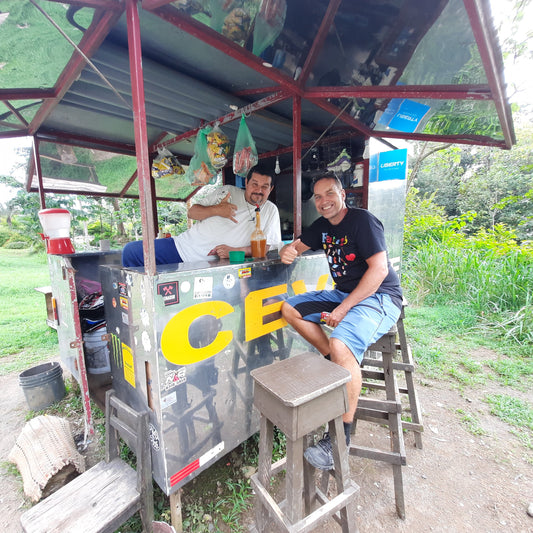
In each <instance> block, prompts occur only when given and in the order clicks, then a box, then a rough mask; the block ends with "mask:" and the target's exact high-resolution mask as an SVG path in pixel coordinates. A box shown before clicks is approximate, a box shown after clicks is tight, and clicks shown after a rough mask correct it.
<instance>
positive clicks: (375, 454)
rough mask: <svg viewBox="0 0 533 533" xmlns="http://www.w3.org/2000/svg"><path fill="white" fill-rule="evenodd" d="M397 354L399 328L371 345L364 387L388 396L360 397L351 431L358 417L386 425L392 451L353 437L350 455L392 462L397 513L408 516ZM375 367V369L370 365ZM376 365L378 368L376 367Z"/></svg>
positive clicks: (365, 370)
mask: <svg viewBox="0 0 533 533" xmlns="http://www.w3.org/2000/svg"><path fill="white" fill-rule="evenodd" d="M369 351H372V352H380V353H381V356H382V357H381V359H379V360H377V359H371V358H369V357H368V352H369ZM395 353H396V328H395V327H394V328H392V329H391V330H390V331H389V332H388V333H386V334H385V335H383V336H382V337H381V338H380V339H378V340H377V341H376V342H375V343H374V344H372V345H371V346H369V348H368V351H367V352H366V353H365V357H364V358H363V365H362V369H361V373H362V375H363V387H366V388H369V389H381V390H384V391H385V398H373V397H372V398H369V397H366V396H360V397H359V400H358V403H357V410H356V412H355V416H354V424H353V427H352V433H355V431H356V427H357V421H358V420H364V421H368V422H374V423H377V424H379V425H384V426H387V427H388V429H389V432H390V450H381V449H375V448H369V447H366V446H362V445H359V444H357V443H356V442H355V440H356V439H354V438H352V442H351V443H350V455H355V456H358V457H364V458H367V459H374V460H377V461H383V462H386V463H390V464H391V465H392V472H393V477H394V495H395V501H396V512H397V514H398V516H399V517H400V518H402V519H403V518H405V501H404V493H403V477H402V466H404V465H405V464H406V462H407V461H406V454H405V443H404V440H403V430H402V419H401V414H402V403H401V399H400V393H399V390H398V384H397V382H396V377H395V375H394V370H393V357H394V354H395ZM369 367H374V368H369ZM375 367H378V368H377V369H376V368H375Z"/></svg>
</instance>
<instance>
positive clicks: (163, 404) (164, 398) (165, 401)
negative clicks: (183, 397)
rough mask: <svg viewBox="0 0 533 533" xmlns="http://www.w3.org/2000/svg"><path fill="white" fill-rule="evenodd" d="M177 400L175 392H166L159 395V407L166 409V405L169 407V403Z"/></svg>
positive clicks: (171, 403)
mask: <svg viewBox="0 0 533 533" xmlns="http://www.w3.org/2000/svg"><path fill="white" fill-rule="evenodd" d="M177 401H178V396H177V394H176V392H175V391H174V392H171V393H170V394H167V395H166V396H162V397H161V409H166V408H167V407H170V406H171V405H173V404H175V403H176V402H177Z"/></svg>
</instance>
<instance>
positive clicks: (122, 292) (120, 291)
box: [118, 283, 128, 296]
mask: <svg viewBox="0 0 533 533" xmlns="http://www.w3.org/2000/svg"><path fill="white" fill-rule="evenodd" d="M118 295H119V296H128V289H127V288H126V284H125V283H119V284H118Z"/></svg>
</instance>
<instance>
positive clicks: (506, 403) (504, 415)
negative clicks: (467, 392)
mask: <svg viewBox="0 0 533 533" xmlns="http://www.w3.org/2000/svg"><path fill="white" fill-rule="evenodd" d="M485 401H486V402H487V403H488V404H489V405H490V406H491V413H492V414H493V415H495V416H497V417H498V418H501V419H502V420H504V421H505V422H507V423H508V424H511V425H512V426H515V427H519V428H527V429H529V430H533V408H532V406H531V405H530V404H529V403H527V402H525V401H522V400H520V399H519V398H515V397H513V396H507V395H505V394H494V395H488V396H486V397H485Z"/></svg>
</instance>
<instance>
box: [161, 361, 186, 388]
mask: <svg viewBox="0 0 533 533" xmlns="http://www.w3.org/2000/svg"><path fill="white" fill-rule="evenodd" d="M186 381H187V370H186V368H185V367H184V366H182V367H181V368H178V369H177V370H167V371H166V372H165V381H164V383H163V387H162V390H164V391H169V390H171V389H173V388H174V387H177V386H178V385H181V384H182V383H185V382H186Z"/></svg>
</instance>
